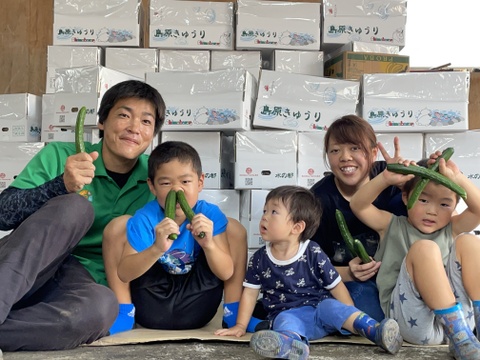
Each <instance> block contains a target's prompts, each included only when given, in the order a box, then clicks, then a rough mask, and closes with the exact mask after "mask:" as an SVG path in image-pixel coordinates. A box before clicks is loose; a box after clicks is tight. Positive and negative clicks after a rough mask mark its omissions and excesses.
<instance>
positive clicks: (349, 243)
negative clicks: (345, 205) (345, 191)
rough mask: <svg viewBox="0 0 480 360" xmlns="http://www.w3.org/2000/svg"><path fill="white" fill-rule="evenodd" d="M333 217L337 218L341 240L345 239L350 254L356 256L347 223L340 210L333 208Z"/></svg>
mask: <svg viewBox="0 0 480 360" xmlns="http://www.w3.org/2000/svg"><path fill="white" fill-rule="evenodd" d="M335 218H336V219H337V224H338V228H339V229H340V233H341V234H342V237H343V241H345V245H347V249H348V251H349V252H350V254H351V255H352V257H357V256H358V255H357V252H356V251H355V244H354V240H353V237H352V234H350V231H349V230H348V227H347V223H346V222H345V217H344V216H343V214H342V212H341V211H340V210H338V209H336V210H335Z"/></svg>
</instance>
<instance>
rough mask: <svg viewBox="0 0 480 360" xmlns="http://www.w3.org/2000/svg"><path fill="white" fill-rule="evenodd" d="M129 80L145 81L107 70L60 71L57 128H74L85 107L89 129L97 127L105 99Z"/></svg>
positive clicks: (57, 92) (68, 69)
mask: <svg viewBox="0 0 480 360" xmlns="http://www.w3.org/2000/svg"><path fill="white" fill-rule="evenodd" d="M126 80H142V79H140V78H138V77H136V76H133V75H130V74H126V73H123V72H121V71H117V70H112V69H108V68H106V67H104V66H85V67H77V68H61V69H56V71H55V90H56V91H55V100H54V111H55V112H54V119H53V125H54V126H74V125H75V121H76V118H77V113H78V111H79V110H80V108H81V107H82V106H85V107H86V108H87V115H86V117H85V125H87V126H96V124H97V111H98V106H99V105H100V102H101V100H102V97H103V95H104V94H105V92H106V91H107V90H108V89H109V88H110V87H112V86H113V85H116V84H118V83H120V82H122V81H126Z"/></svg>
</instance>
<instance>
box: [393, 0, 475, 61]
mask: <svg viewBox="0 0 480 360" xmlns="http://www.w3.org/2000/svg"><path fill="white" fill-rule="evenodd" d="M405 32H406V33H405V47H404V48H403V49H402V51H401V52H400V53H401V54H402V55H409V56H410V66H411V67H436V66H440V65H443V64H446V63H451V64H452V65H451V66H453V67H480V55H479V54H480V2H478V0H454V1H447V0H437V1H433V0H410V1H408V3H407V26H406V31H405Z"/></svg>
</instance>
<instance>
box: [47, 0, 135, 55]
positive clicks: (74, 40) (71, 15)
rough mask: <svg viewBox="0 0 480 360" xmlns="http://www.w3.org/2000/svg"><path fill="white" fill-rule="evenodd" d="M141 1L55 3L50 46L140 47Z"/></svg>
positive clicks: (62, 1)
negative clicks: (51, 43)
mask: <svg viewBox="0 0 480 360" xmlns="http://www.w3.org/2000/svg"><path fill="white" fill-rule="evenodd" d="M141 4H142V1H141V0H123V1H118V0H97V1H91V0H75V1H65V0H54V3H53V45H70V46H86V45H88V46H91V45H94V46H124V47H125V46H136V47H138V46H141V45H142V32H141V29H142V26H141V19H142V9H141Z"/></svg>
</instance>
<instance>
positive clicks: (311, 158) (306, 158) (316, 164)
mask: <svg viewBox="0 0 480 360" xmlns="http://www.w3.org/2000/svg"><path fill="white" fill-rule="evenodd" d="M324 138H325V132H324V131H321V132H320V131H319V132H311V131H308V132H298V156H297V157H298V160H297V172H298V174H297V185H300V186H303V187H306V188H311V187H312V186H313V185H315V183H317V182H318V181H320V180H321V179H322V178H323V177H324V173H325V172H327V171H330V169H329V168H328V167H327V165H326V164H325V161H324V159H323V154H324V152H323V140H324Z"/></svg>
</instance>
